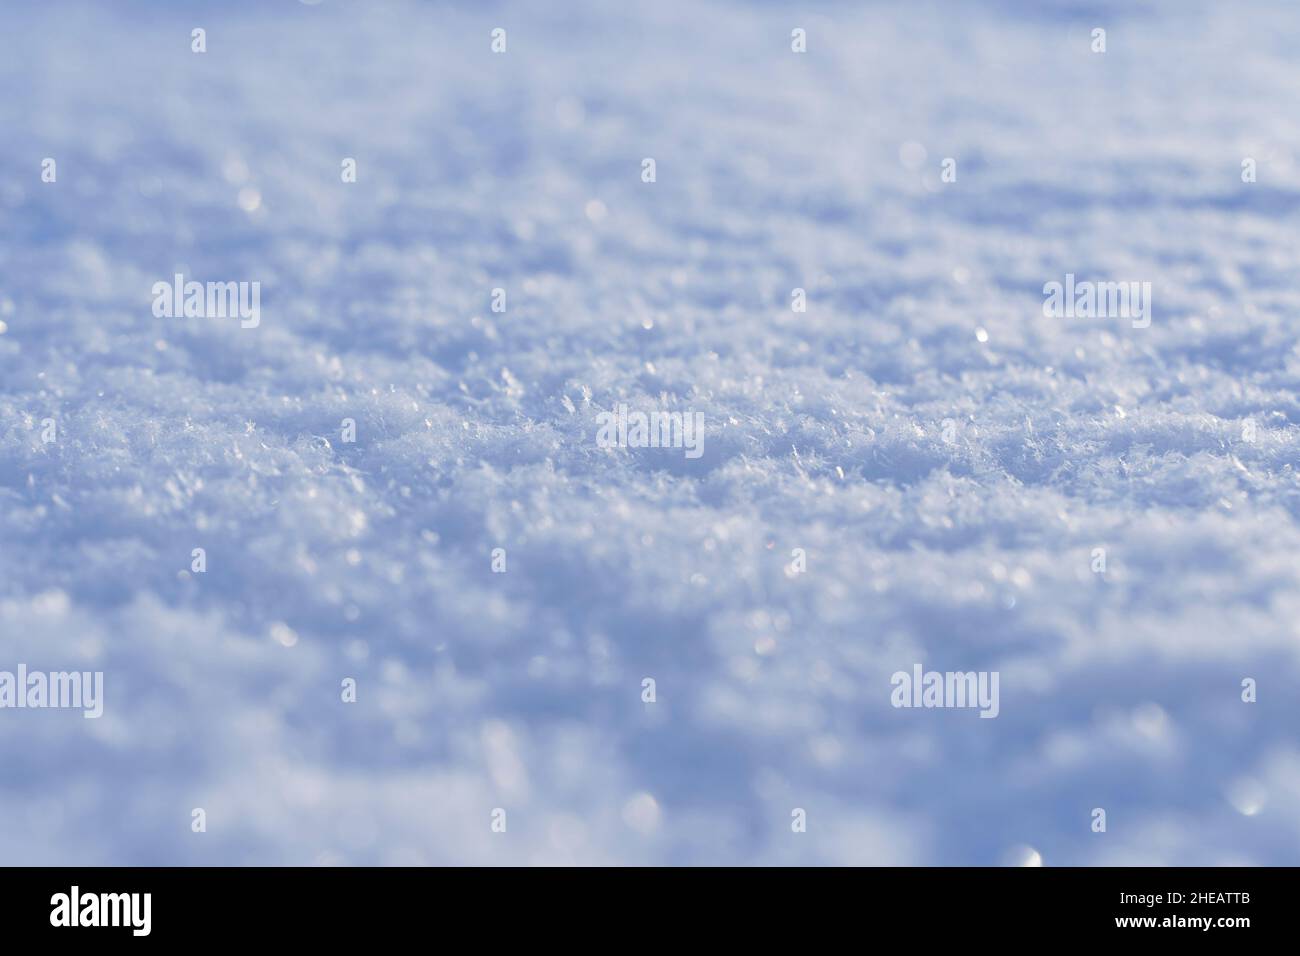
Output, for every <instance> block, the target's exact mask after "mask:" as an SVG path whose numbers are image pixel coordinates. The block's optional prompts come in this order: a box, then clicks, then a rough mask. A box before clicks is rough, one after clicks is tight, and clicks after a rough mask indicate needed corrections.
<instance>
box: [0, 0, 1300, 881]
mask: <svg viewBox="0 0 1300 956" xmlns="http://www.w3.org/2000/svg"><path fill="white" fill-rule="evenodd" d="M0 24H2V27H3V28H0V89H3V90H4V91H5V93H6V95H5V96H3V97H0V129H3V131H4V135H3V148H2V149H0V322H3V325H0V329H2V330H3V333H2V334H0V669H5V670H11V671H12V670H14V669H15V668H16V667H17V666H18V665H19V664H20V663H21V664H26V665H27V666H28V667H29V668H30V669H32V670H45V671H51V670H55V671H57V670H66V669H79V670H87V671H96V670H100V671H103V672H104V692H105V703H104V713H103V716H102V717H100V718H99V719H93V720H86V719H83V717H82V715H81V714H80V713H79V712H76V711H65V710H10V709H5V710H0V752H2V753H3V754H4V755H5V759H4V769H3V771H2V772H0V781H2V782H3V786H2V787H0V860H3V861H4V862H6V863H12V864H99V865H102V864H183V865H188V864H205V863H212V864H310V863H325V864H331V863H348V864H388V863H416V864H424V863H473V864H496V863H566V862H576V863H600V864H605V863H619V864H626V863H675V864H703V863H713V864H752V863H798V864H813V863H816V864H875V863H901V864H992V863H999V862H1020V861H1023V859H1026V858H1033V859H1039V858H1040V859H1041V861H1042V862H1043V863H1044V864H1045V865H1049V866H1051V865H1062V864H1152V863H1155V864H1180V865H1182V864H1296V863H1297V862H1300V854H1298V848H1300V745H1297V738H1296V732H1295V728H1296V726H1297V720H1298V719H1300V698H1298V697H1297V695H1296V693H1295V688H1296V681H1297V679H1298V678H1300V624H1297V622H1300V562H1298V561H1297V559H1296V555H1297V554H1298V553H1300V524H1298V520H1297V519H1298V518H1300V481H1298V480H1297V471H1296V467H1295V462H1296V460H1297V452H1298V451H1300V427H1298V426H1300V405H1298V404H1297V398H1296V395H1297V391H1298V386H1300V349H1298V348H1297V343H1296V337H1295V334H1294V328H1295V325H1294V319H1295V312H1296V307H1297V304H1300V294H1297V291H1296V283H1295V276H1296V275H1297V271H1298V268H1300V249H1298V248H1297V246H1296V244H1295V242H1294V227H1293V222H1292V220H1293V218H1294V214H1295V212H1296V210H1297V208H1300V190H1297V188H1296V185H1295V182H1296V173H1297V167H1296V162H1297V157H1298V156H1300V152H1298V150H1300V88H1298V87H1297V86H1296V84H1295V83H1294V82H1293V79H1294V67H1293V65H1292V59H1293V51H1294V49H1295V44H1296V41H1297V36H1298V34H1300V18H1298V17H1297V14H1296V12H1295V11H1294V9H1292V8H1291V7H1289V6H1288V5H1283V4H1266V3H1244V4H1236V5H1233V6H1232V7H1231V8H1228V7H1224V6H1220V5H1214V4H1209V3H1198V2H1191V3H1186V2H1174V0H1170V2H1160V3H1149V4H1143V5H1140V6H1138V5H1131V4H1127V3H1123V4H1121V3H1100V4H1088V5H1082V4H1075V3H1070V2H1054V3H1047V4H1045V3H1012V2H1004V3H1000V4H996V3H995V4H989V5H978V7H977V6H976V5H965V4H958V3H952V4H936V5H929V4H925V3H907V4H895V5H889V6H881V7H872V8H869V9H861V8H860V6H859V5H857V4H848V3H845V4H816V3H814V4H811V5H801V6H800V7H799V9H798V11H797V12H791V11H790V10H788V9H786V8H785V7H784V6H783V5H777V4H743V3H739V2H730V0H727V2H721V0H713V2H708V3H694V2H686V0H677V2H665V3H656V4H600V3H596V2H594V0H592V2H590V3H565V4H563V5H556V4H523V3H504V4H473V5H470V4H462V5H450V4H442V5H439V4H425V3H399V2H393V3H382V4H380V3H368V4H349V3H337V2H325V3H321V4H319V5H307V4H276V5H270V4H254V3H245V4H231V3H197V4H188V5H186V6H185V8H184V9H179V8H176V7H173V6H167V7H161V6H159V5H157V4H148V3H125V4H121V5H115V8H114V10H113V12H109V11H108V9H107V8H103V7H100V6H97V5H91V4H85V5H74V4H65V3H51V4H42V5H24V6H21V7H19V6H10V7H6V8H5V9H4V11H3V13H2V14H0ZM195 27H202V28H203V29H205V30H206V40H207V52H205V53H202V54H197V53H193V52H191V48H190V43H191V33H190V31H191V29H193V28H195ZM496 27H502V28H504V29H505V30H506V31H507V35H508V47H507V52H505V53H503V54H494V53H493V52H492V51H491V49H490V33H491V31H492V29H493V28H496ZM796 27H798V28H803V29H805V30H806V31H807V36H808V52H807V53H806V54H796V53H793V52H791V49H790V35H791V30H792V29H794V28H796ZM1094 27H1104V28H1105V29H1106V30H1107V50H1106V52H1105V53H1104V54H1098V53H1093V52H1092V50H1091V49H1090V44H1091V42H1092V41H1091V31H1092V29H1093V28H1094ZM46 157H51V158H54V159H55V160H56V161H57V180H56V182H53V183H45V182H42V181H41V176H40V173H41V161H42V159H43V158H46ZM349 157H350V158H354V159H355V160H356V162H357V182H355V183H345V182H343V181H342V180H341V176H340V168H341V163H342V162H343V160H344V159H345V158H349ZM647 157H652V158H654V159H655V161H656V170H657V177H656V181H655V182H653V183H645V182H642V180H641V169H642V160H643V159H644V158H647ZM947 157H952V158H955V159H956V160H957V171H958V175H957V180H956V181H955V182H951V183H945V182H943V181H942V180H941V177H940V169H941V166H940V164H941V162H942V160H943V159H944V158H947ZM1247 157H1251V158H1254V159H1255V160H1256V161H1257V164H1258V181H1257V182H1255V183H1244V182H1243V181H1242V177H1241V164H1242V160H1243V159H1244V158H1247ZM178 272H180V273H183V274H184V275H185V276H186V277H187V278H192V279H194V280H196V281H200V282H208V281H218V282H238V281H250V282H251V281H257V282H260V283H261V321H260V324H259V325H258V326H257V327H256V328H247V329H245V328H241V327H240V323H239V321H238V319H230V318H226V319H219V318H194V317H192V318H188V319H187V318H172V319H166V318H155V317H154V315H153V314H152V312H151V309H150V302H151V298H152V295H151V292H150V289H151V287H152V285H153V283H154V282H157V281H164V282H170V281H171V279H172V277H173V275H174V274H175V273H178ZM1067 273H1072V274H1075V275H1077V276H1079V277H1081V278H1083V277H1086V278H1088V279H1092V280H1097V281H1121V280H1122V281H1130V280H1131V281H1143V282H1150V283H1152V288H1153V320H1152V323H1151V326H1150V327H1149V328H1146V329H1135V328H1132V326H1131V323H1130V322H1129V321H1128V320H1126V319H1121V318H1091V319H1084V318H1045V317H1044V315H1043V313H1042V303H1043V294H1042V286H1043V284H1044V283H1047V282H1051V281H1062V280H1063V279H1064V276H1065V275H1066V274H1067ZM494 288H501V289H504V290H505V291H506V301H507V309H506V311H505V312H504V313H497V312H493V311H492V310H491V301H492V290H493V289H494ZM795 288H802V289H805V290H806V293H807V302H808V306H807V312H806V313H796V312H794V311H792V309H791V292H792V290H793V289H795ZM619 403H626V404H627V405H628V406H629V407H631V408H633V409H636V410H640V411H642V412H646V413H650V412H652V411H673V412H687V411H697V412H701V413H703V415H704V421H705V429H704V445H703V454H702V456H701V457H699V458H698V459H692V458H689V457H687V456H686V455H684V454H683V452H682V450H681V449H672V448H602V447H599V446H598V444H597V441H596V433H597V430H598V427H599V425H598V418H599V416H600V414H601V413H602V412H608V411H610V410H612V409H614V408H615V406H617V405H618V404H619ZM348 418H350V419H353V420H354V421H355V423H356V441H355V443H349V442H345V441H343V438H342V433H341V429H342V427H343V426H342V422H343V420H344V419H348ZM46 419H53V420H54V422H55V425H56V429H57V431H56V434H57V438H56V440H55V441H53V442H49V443H46V442H44V441H43V440H42V430H43V427H44V426H43V423H44V422H45V420H46ZM1248 423H1251V424H1253V426H1254V428H1255V433H1254V440H1248V439H1247V438H1246V437H1244V436H1246V435H1247V434H1248V433H1249V426H1248ZM945 431H946V432H947V434H946V435H945ZM195 548H203V549H204V550H205V552H206V561H207V569H206V571H205V572H203V573H194V572H192V571H191V570H190V568H191V561H192V551H193V549H195ZM497 548H501V549H504V551H505V562H506V565H505V567H506V570H505V571H504V573H495V572H494V571H493V569H492V565H493V550H494V549H497ZM1097 548H1104V549H1105V554H1106V571H1105V572H1104V573H1096V572H1094V571H1093V565H1094V562H1095V560H1096V558H1095V556H1094V550H1095V549H1097ZM795 549H803V552H804V554H805V555H806V562H807V570H806V572H803V573H795V572H793V571H791V570H790V566H791V563H792V560H793V552H794V550H795ZM914 664H922V665H924V667H925V668H927V669H934V670H939V671H969V670H978V671H997V672H998V673H999V674H1000V677H1001V680H1000V687H1001V702H1000V713H999V715H998V717H997V718H996V719H993V720H981V719H978V716H977V714H976V713H975V712H973V711H969V710H925V709H895V708H894V707H892V706H891V705H890V675H891V674H893V673H894V672H896V671H899V670H905V671H910V670H911V668H912V667H913V665H914ZM349 677H350V678H353V679H355V681H356V686H357V700H356V702H355V703H345V702H343V700H342V699H341V684H342V681H343V680H344V679H345V678H349ZM645 678H652V679H653V680H654V681H655V691H656V700H655V702H654V703H643V701H642V692H643V691H642V681H643V680H644V679H645ZM1245 678H1253V679H1254V680H1256V681H1257V682H1258V701H1257V702H1255V703H1246V702H1243V700H1242V680H1243V679H1245ZM195 808H202V809H203V810H204V811H205V814H206V832H197V833H196V832H193V830H192V828H191V822H192V811H193V810H194V809H195ZM498 808H500V809H504V810H505V811H506V814H507V820H508V826H507V828H506V832H504V833H497V832H493V830H492V827H491V822H492V814H493V811H494V810H495V809H498ZM796 808H801V809H804V810H805V811H806V815H807V832H806V833H796V832H792V828H791V820H792V816H791V814H792V811H793V810H795V809H796ZM1093 808H1104V809H1105V810H1106V813H1107V824H1108V826H1107V831H1106V832H1105V833H1095V832H1093V831H1092V829H1091V823H1092V818H1091V813H1092V810H1093Z"/></svg>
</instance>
